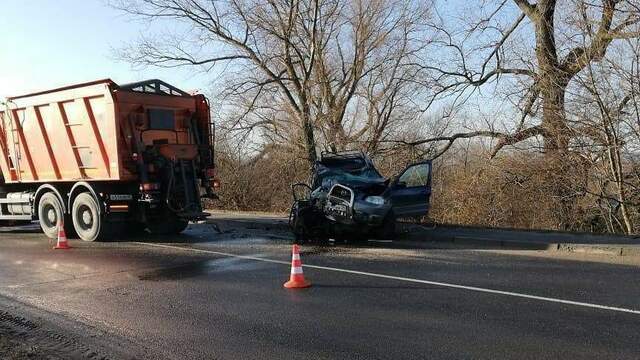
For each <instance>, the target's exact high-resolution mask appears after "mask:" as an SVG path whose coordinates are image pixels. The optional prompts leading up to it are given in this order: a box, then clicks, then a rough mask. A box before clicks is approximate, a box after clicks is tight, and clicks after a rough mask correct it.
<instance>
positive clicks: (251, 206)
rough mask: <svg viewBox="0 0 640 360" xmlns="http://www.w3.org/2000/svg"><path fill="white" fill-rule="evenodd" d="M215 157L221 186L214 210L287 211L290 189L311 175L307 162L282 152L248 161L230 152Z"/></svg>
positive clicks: (277, 151) (264, 154)
mask: <svg viewBox="0 0 640 360" xmlns="http://www.w3.org/2000/svg"><path fill="white" fill-rule="evenodd" d="M227 150H228V149H227ZM216 157H217V158H216V161H217V171H218V177H219V178H220V180H221V182H222V186H221V188H220V190H219V192H218V194H219V196H220V200H217V201H215V202H214V204H213V206H214V207H216V208H221V209H225V210H240V211H267V212H285V211H288V209H289V207H290V206H291V202H292V198H291V190H290V185H291V184H292V183H295V182H299V181H305V180H306V179H307V177H308V174H309V172H308V169H309V168H308V162H307V161H306V160H304V159H303V158H302V159H301V158H300V157H298V156H296V155H295V154H293V153H291V152H290V151H286V150H283V149H277V148H270V149H268V150H265V151H263V152H262V153H260V154H258V155H255V156H254V157H251V158H249V159H248V160H247V159H243V158H242V157H239V156H234V155H233V154H231V153H230V152H228V151H218V152H217V154H216Z"/></svg>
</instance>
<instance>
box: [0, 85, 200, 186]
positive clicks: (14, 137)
mask: <svg viewBox="0 0 640 360" xmlns="http://www.w3.org/2000/svg"><path fill="white" fill-rule="evenodd" d="M145 86H154V87H162V89H159V88H158V89H154V90H160V91H162V94H163V95H158V92H157V91H156V92H155V93H152V92H145V89H144V87H145ZM132 89H133V87H128V88H127V89H126V90H125V89H123V88H121V87H120V86H118V85H117V84H116V83H114V82H113V81H112V80H109V79H104V80H98V81H93V82H90V83H83V84H78V85H73V86H68V87H64V88H59V89H54V90H49V91H45V92H39V93H34V94H28V95H22V96H15V97H11V98H8V99H7V102H6V104H5V106H3V107H1V108H0V152H1V154H0V170H1V171H2V175H3V177H4V183H6V184H11V183H33V182H71V181H79V180H95V181H122V180H133V179H135V178H136V176H137V175H136V169H135V163H134V160H132V159H131V157H132V152H133V151H134V150H133V149H135V146H133V144H132V141H134V137H136V136H140V135H139V134H138V133H136V129H135V121H136V119H137V118H139V117H140V116H142V115H141V114H142V113H143V112H144V109H145V108H147V107H154V108H161V109H172V110H175V114H176V123H177V124H178V125H177V129H176V130H177V132H176V133H177V135H176V139H175V143H183V141H180V137H184V136H187V135H186V134H187V133H186V132H182V133H181V132H180V130H181V129H180V124H183V123H185V122H186V118H187V117H188V116H189V114H192V113H195V112H196V111H198V109H197V107H198V104H197V102H198V101H205V100H203V99H204V97H202V96H200V97H199V96H189V95H188V94H185V93H184V92H181V91H180V90H178V89H175V88H173V87H171V86H170V85H168V84H166V83H163V82H161V81H156V82H155V83H153V84H151V85H145V84H141V85H140V86H138V89H136V91H129V90H132ZM174 91H177V92H180V95H181V96H165V95H167V94H169V95H171V93H172V92H174ZM185 95H187V96H185ZM206 108H207V116H208V106H207V107H206ZM185 126H186V125H185ZM207 128H209V127H208V126H207ZM144 136H152V134H145V135H144ZM171 141H174V140H173V139H172V140H171Z"/></svg>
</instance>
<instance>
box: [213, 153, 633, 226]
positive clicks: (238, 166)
mask: <svg viewBox="0 0 640 360" xmlns="http://www.w3.org/2000/svg"><path fill="white" fill-rule="evenodd" d="M228 150H229V149H224V148H220V147H219V148H218V152H217V165H218V176H219V178H220V179H221V180H222V188H221V190H220V192H219V194H220V196H221V199H220V200H219V201H216V202H215V203H214V204H213V206H214V207H216V208H221V209H227V210H240V211H267V212H286V211H288V209H289V206H290V205H291V202H292V197H291V190H290V185H291V184H293V183H295V182H300V181H302V182H307V180H308V178H309V172H308V162H307V161H306V160H305V159H304V155H303V154H302V151H300V153H299V154H296V153H295V152H292V151H291V150H285V149H283V148H279V147H269V148H267V149H265V150H263V151H262V152H261V153H259V154H257V155H254V156H252V157H248V158H247V157H243V156H239V155H235V156H234V155H231V153H230V151H228ZM373 159H374V161H375V162H376V164H377V167H378V169H379V170H380V172H381V173H382V174H383V175H384V176H387V177H391V176H394V175H396V174H398V173H399V172H400V171H402V169H404V168H405V167H406V165H408V164H409V163H412V162H415V161H419V158H417V155H416V154H413V153H411V152H393V153H387V154H385V155H384V156H382V155H381V156H374V158H373ZM576 163H578V164H580V162H578V161H576V162H574V163H572V165H571V168H569V169H564V170H563V171H562V174H561V175H557V174H558V169H557V168H555V167H554V166H553V165H552V164H549V163H548V160H546V159H545V157H544V155H543V154H540V153H537V152H528V151H522V152H509V153H506V152H505V153H502V154H501V155H500V156H498V157H496V158H494V159H489V155H488V153H487V151H486V150H484V149H483V148H471V149H467V150H465V151H452V152H450V153H447V154H445V155H444V156H442V157H440V158H438V159H437V160H436V161H435V162H434V175H433V194H432V198H431V204H432V208H431V212H430V214H429V217H430V220H433V221H435V222H436V223H440V224H460V225H470V226H485V227H502V228H520V229H547V230H571V231H586V232H609V233H624V232H625V230H624V227H623V222H622V220H621V216H620V213H619V206H616V205H617V204H616V203H615V201H613V200H612V198H611V197H612V196H614V195H607V194H613V189H610V185H609V186H607V185H604V187H603V185H602V181H600V180H599V177H598V176H596V174H597V173H598V171H600V170H599V169H598V168H596V167H594V166H592V165H590V164H587V163H581V164H580V165H576ZM550 184H551V185H550ZM549 186H562V187H563V188H564V190H566V191H563V193H566V194H568V195H567V196H568V197H567V198H564V199H559V198H557V197H555V196H554V195H553V194H556V193H557V191H555V190H557V189H556V188H554V189H552V188H549ZM563 203H569V204H571V206H563V205H562V204H563ZM630 208H631V209H632V216H633V220H634V223H636V224H638V223H640V214H638V207H637V206H631V207H630ZM565 222H566V223H565ZM567 224H568V226H567ZM635 231H637V229H635Z"/></svg>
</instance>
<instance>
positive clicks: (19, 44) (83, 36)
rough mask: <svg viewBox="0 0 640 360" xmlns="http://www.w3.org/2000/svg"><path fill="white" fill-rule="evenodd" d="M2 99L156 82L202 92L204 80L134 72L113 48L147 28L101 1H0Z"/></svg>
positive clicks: (154, 71)
mask: <svg viewBox="0 0 640 360" xmlns="http://www.w3.org/2000/svg"><path fill="white" fill-rule="evenodd" d="M0 1H1V2H2V5H1V6H0V14H1V17H2V22H0V24H1V25H0V27H1V28H2V30H0V34H2V37H1V39H0V41H1V42H0V98H2V97H5V96H10V95H19V94H23V93H26V92H31V91H36V90H46V89H49V88H53V87H57V86H64V85H68V84H73V83H77V82H84V81H91V80H96V79H102V78H112V79H113V80H115V81H116V82H118V83H126V82H133V81H138V80H144V79H147V78H160V79H163V80H165V81H167V82H169V83H172V84H173V85H175V86H177V87H179V88H182V89H184V90H193V89H202V88H204V87H205V86H206V84H208V83H209V82H208V81H206V80H207V79H204V78H202V77H201V76H202V75H195V76H194V75H192V74H189V73H187V72H186V71H179V70H176V69H158V68H148V69H146V70H143V71H140V70H133V69H132V68H131V66H130V65H129V64H126V63H122V62H120V61H118V60H116V59H114V53H113V48H118V47H120V46H122V45H123V43H126V42H129V41H133V40H135V39H136V38H137V37H138V35H139V34H140V33H142V32H144V31H145V30H146V29H147V25H145V24H143V23H140V22H133V21H131V19H130V18H128V17H126V16H124V15H123V14H122V13H121V12H119V11H117V10H114V9H112V8H109V7H108V6H106V2H105V0H28V1H25V0H0Z"/></svg>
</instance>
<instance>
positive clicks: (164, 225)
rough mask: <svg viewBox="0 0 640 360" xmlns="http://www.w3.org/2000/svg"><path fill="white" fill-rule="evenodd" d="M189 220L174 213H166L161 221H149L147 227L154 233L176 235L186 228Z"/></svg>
mask: <svg viewBox="0 0 640 360" xmlns="http://www.w3.org/2000/svg"><path fill="white" fill-rule="evenodd" d="M188 225H189V222H188V221H186V220H182V219H180V218H178V217H177V216H175V215H168V216H167V217H166V218H165V219H163V220H162V221H150V222H148V223H147V229H149V232H150V233H152V234H154V235H177V234H179V233H181V232H183V231H184V229H186V228H187V226H188Z"/></svg>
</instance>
